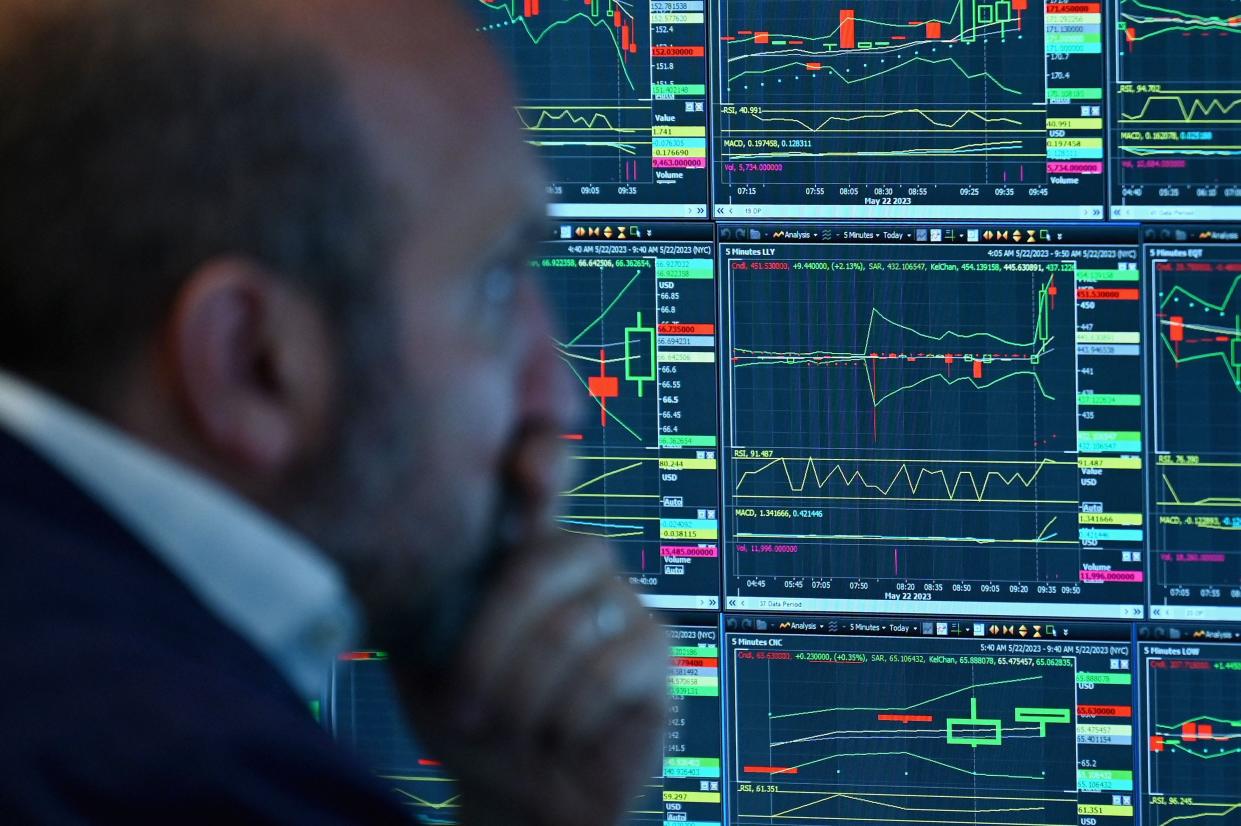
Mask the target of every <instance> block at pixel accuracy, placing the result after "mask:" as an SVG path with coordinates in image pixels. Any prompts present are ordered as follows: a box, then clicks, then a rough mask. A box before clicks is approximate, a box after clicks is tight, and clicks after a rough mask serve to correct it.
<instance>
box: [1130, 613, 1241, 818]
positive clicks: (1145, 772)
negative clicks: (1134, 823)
mask: <svg viewBox="0 0 1241 826" xmlns="http://www.w3.org/2000/svg"><path fill="white" fill-rule="evenodd" d="M1169 630H1171V629H1169ZM1172 636H1173V637H1175V639H1166V640H1165V641H1161V642H1148V643H1141V644H1139V647H1138V650H1139V674H1140V677H1141V689H1142V705H1141V708H1142V715H1141V718H1142V733H1143V735H1144V736H1143V737H1142V739H1141V742H1140V749H1139V752H1140V755H1141V760H1140V764H1141V767H1142V776H1143V792H1144V795H1143V798H1144V801H1143V802H1144V805H1145V811H1146V818H1145V820H1144V822H1145V823H1147V824H1150V826H1175V824H1180V823H1212V824H1219V825H1220V826H1231V824H1236V823H1239V822H1241V785H1239V784H1238V781H1237V777H1238V773H1239V772H1241V766H1239V765H1238V764H1241V748H1239V747H1238V743H1239V742H1241V645H1237V644H1236V641H1237V640H1238V639H1241V638H1239V637H1238V635H1237V632H1236V631H1235V630H1221V629H1202V628H1198V629H1189V628H1185V629H1175V633H1174V634H1173V635H1172ZM1220 640H1232V641H1233V643H1232V644H1228V643H1225V642H1221V641H1220Z"/></svg>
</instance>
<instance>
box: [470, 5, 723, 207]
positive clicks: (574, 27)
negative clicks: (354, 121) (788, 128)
mask: <svg viewBox="0 0 1241 826" xmlns="http://www.w3.org/2000/svg"><path fill="white" fill-rule="evenodd" d="M476 2H477V3H478V5H479V7H480V8H479V15H480V16H481V18H482V20H481V23H480V29H481V30H482V31H483V32H484V33H485V34H486V35H487V36H488V37H489V38H490V39H491V40H492V41H494V42H495V43H496V44H497V45H498V46H499V47H500V48H501V49H502V50H503V51H505V52H506V53H507V54H508V55H509V56H510V58H511V59H512V62H513V64H514V66H515V67H516V69H517V73H518V81H519V88H520V92H521V97H520V101H519V105H518V106H517V116H518V117H519V119H520V121H521V127H522V129H523V130H524V133H525V136H526V140H527V141H528V142H529V143H530V144H531V145H532V146H534V147H535V148H536V149H537V150H538V152H539V153H540V155H541V156H542V157H543V158H544V159H545V160H546V161H547V162H548V165H549V167H550V175H551V179H552V182H551V184H550V186H549V194H550V196H551V199H552V201H553V206H552V212H553V214H555V215H559V216H567V217H582V218H592V217H593V218H643V217H647V218H654V217H659V218H690V217H694V218H706V217H708V215H707V194H708V172H707V112H706V87H705V82H706V71H707V56H706V53H705V48H706V25H707V24H706V13H705V10H704V8H703V6H704V4H705V2H706V0H587V2H585V3H583V2H581V0H476Z"/></svg>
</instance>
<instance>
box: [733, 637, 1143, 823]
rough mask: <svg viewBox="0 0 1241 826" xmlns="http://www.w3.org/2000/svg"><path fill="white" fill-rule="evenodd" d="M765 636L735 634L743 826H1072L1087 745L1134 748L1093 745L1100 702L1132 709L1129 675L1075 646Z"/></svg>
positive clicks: (736, 775)
mask: <svg viewBox="0 0 1241 826" xmlns="http://www.w3.org/2000/svg"><path fill="white" fill-rule="evenodd" d="M1040 628H1041V626H1040ZM755 637H756V635H755V634H742V635H738V634H733V635H730V636H729V638H728V639H729V653H730V660H729V662H730V665H731V666H732V668H731V669H730V672H729V673H730V678H729V679H730V686H731V695H730V696H731V697H732V708H731V714H732V718H731V720H730V723H729V725H730V728H731V731H732V734H733V743H734V744H735V745H734V749H733V751H734V754H732V755H730V759H731V760H732V783H731V788H730V794H731V795H732V798H731V799H732V803H733V805H732V807H731V810H732V820H731V821H730V822H731V823H732V824H741V823H751V824H772V826H774V824H777V823H786V824H787V823H792V824H799V825H801V824H805V825H806V826H808V825H809V824H816V823H823V822H853V823H857V822H873V823H894V824H895V823H911V822H917V823H928V824H978V823H989V824H997V825H998V826H1019V825H1020V826H1024V824H1035V823H1054V824H1065V826H1067V824H1073V823H1077V818H1076V815H1077V812H1078V805H1079V803H1080V802H1081V796H1082V795H1083V794H1084V793H1085V792H1086V791H1087V789H1088V787H1089V786H1090V785H1091V784H1089V783H1087V782H1085V778H1084V777H1082V776H1081V775H1080V774H1079V771H1078V759H1079V757H1080V756H1081V755H1080V754H1079V753H1080V752H1082V751H1086V752H1093V753H1091V754H1090V757H1091V765H1095V766H1101V767H1102V766H1107V765H1109V764H1111V763H1113V762H1121V761H1120V760H1117V758H1124V757H1126V756H1127V748H1125V747H1124V746H1122V745H1121V743H1120V740H1119V739H1117V740H1115V741H1114V742H1113V741H1112V740H1111V739H1110V738H1106V739H1104V740H1094V741H1089V742H1092V743H1093V745H1092V746H1091V747H1088V748H1085V749H1083V748H1082V746H1081V743H1082V742H1083V741H1082V740H1081V737H1080V735H1081V734H1082V733H1083V731H1091V732H1092V736H1093V735H1098V734H1102V733H1103V731H1104V730H1105V727H1101V726H1096V725H1094V724H1093V722H1092V721H1091V720H1090V719H1089V718H1085V717H1084V716H1083V712H1084V711H1085V710H1086V709H1087V708H1090V709H1091V711H1092V712H1098V713H1100V714H1113V715H1120V714H1128V713H1129V711H1128V706H1127V705H1126V706H1124V707H1120V706H1111V705H1110V703H1112V702H1114V701H1115V699H1116V698H1118V697H1122V696H1123V692H1121V691H1117V690H1115V688H1116V687H1119V686H1115V687H1114V686H1113V685H1112V683H1113V682H1115V683H1119V682H1120V680H1119V679H1114V678H1112V677H1111V676H1103V675H1100V674H1096V673H1093V669H1094V667H1095V662H1093V661H1092V660H1091V659H1089V658H1082V657H1076V656H1073V654H1072V653H1071V652H1066V653H1069V655H1068V656H1060V657H1055V656H1053V657H1042V658H1039V659H1037V662H1038V663H1039V664H1038V665H1037V666H1036V665H1034V662H1035V660H1030V661H1029V662H1028V664H1026V665H1023V666H1014V665H1013V664H1012V663H1011V662H1010V661H1008V660H1003V661H1002V658H997V657H994V656H988V655H986V654H984V653H983V649H982V648H981V644H980V643H979V642H975V641H972V640H945V639H939V640H936V639H929V640H928V639H925V638H922V639H909V638H908V637H904V638H901V637H897V636H888V637H885V636H883V634H882V633H881V634H880V635H878V636H867V637H850V636H848V635H847V634H846V633H843V632H842V633H841V634H840V635H839V636H820V635H816V634H810V633H789V634H785V635H782V634H780V633H779V632H773V633H772V634H769V635H768V637H769V642H768V644H767V645H762V644H761V643H762V641H761V640H756V639H755ZM1032 643H1033V647H1032V650H1034V651H1036V652H1037V650H1038V648H1039V646H1040V645H1041V643H1040V642H1038V641H1032ZM1057 650H1063V649H1059V648H1058V649H1057ZM1034 656H1035V657H1040V655H1039V654H1038V653H1035V654H1034ZM1103 662H1106V660H1103ZM1087 677H1089V678H1091V679H1093V680H1097V682H1089V683H1088V682H1087V681H1086V678H1087ZM1095 703H1098V705H1097V706H1096V705H1095ZM1113 719H1115V718H1113ZM1112 728H1115V729H1116V731H1115V733H1116V734H1117V735H1119V734H1120V731H1119V727H1112ZM1130 739H1131V738H1130V737H1129V736H1128V735H1126V736H1125V738H1124V740H1125V744H1127V743H1128V742H1129V740H1130ZM1108 774H1109V775H1110V774H1111V773H1110V772H1109V773H1108ZM1118 774H1120V773H1118ZM1129 775H1130V777H1129V782H1130V783H1131V782H1132V777H1131V775H1132V772H1129Z"/></svg>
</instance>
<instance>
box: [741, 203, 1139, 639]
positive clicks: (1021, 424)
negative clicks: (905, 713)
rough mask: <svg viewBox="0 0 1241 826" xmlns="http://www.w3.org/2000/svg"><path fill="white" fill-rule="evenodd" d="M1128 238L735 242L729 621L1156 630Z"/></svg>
mask: <svg viewBox="0 0 1241 826" xmlns="http://www.w3.org/2000/svg"><path fill="white" fill-rule="evenodd" d="M729 237H731V238H732V239H733V240H731V241H730V240H726V239H727V238H729ZM737 238H743V239H745V240H743V241H738V240H735V239H737ZM1031 238H1033V241H1031V240H1030V239H1031ZM988 239H990V240H988ZM1135 240H1136V239H1135V236H1134V233H1133V231H1132V230H1131V229H1130V230H1127V231H1126V230H1121V229H1119V228H1112V227H1106V228H1105V227H1059V228H1053V229H1028V228H1020V229H1017V228H1013V227H979V228H966V227H953V228H946V229H945V228H927V229H922V228H913V227H890V228H886V229H876V228H864V227H845V226H840V225H824V226H798V227H790V228H780V227H772V226H764V227H761V228H760V227H754V226H749V227H746V226H738V227H725V228H722V229H721V244H720V273H721V275H722V277H723V279H724V281H723V283H722V290H723V298H722V304H723V306H722V309H721V319H722V320H723V327H724V330H723V331H724V337H723V339H722V342H721V345H722V347H723V352H724V358H723V362H724V363H723V365H722V368H723V369H722V370H721V374H722V380H723V392H724V396H725V404H724V442H725V444H724V455H725V457H726V461H725V463H724V471H723V486H724V492H725V497H726V499H725V502H724V511H723V513H724V522H725V531H726V541H725V549H724V569H725V597H726V605H727V607H729V608H735V609H748V610H795V611H822V610H837V611H839V610H843V611H861V612H905V613H908V612H917V611H920V610H921V611H924V610H926V609H927V603H935V604H938V606H939V608H940V610H943V611H952V612H956V613H966V614H969V613H977V612H989V613H992V614H995V615H1006V614H1024V613H1028V612H1029V611H1032V610H1034V611H1039V612H1043V613H1045V614H1046V615H1048V616H1080V617H1086V616H1106V617H1115V618H1125V617H1127V618H1140V617H1141V616H1142V607H1141V606H1142V602H1143V599H1142V598H1143V592H1144V587H1143V577H1144V575H1143V549H1144V533H1143V531H1144V524H1143V523H1144V520H1143V504H1144V503H1143V474H1142V472H1141V471H1142V467H1143V463H1142V450H1143V445H1142V416H1143V414H1142V410H1143V409H1142V406H1141V394H1142V359H1141V328H1142V317H1141V302H1140V300H1139V299H1140V295H1141V289H1142V286H1141V278H1140V271H1139V264H1138V250H1137V246H1136V244H1135V243H1134V241H1135Z"/></svg>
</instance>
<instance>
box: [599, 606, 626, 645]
mask: <svg viewBox="0 0 1241 826" xmlns="http://www.w3.org/2000/svg"><path fill="white" fill-rule="evenodd" d="M625 625H626V621H625V609H624V608H622V607H621V606H619V605H617V604H616V602H614V601H613V600H608V601H607V602H605V603H603V604H602V605H600V606H599V607H598V608H596V609H595V633H596V634H598V635H599V636H600V637H601V638H603V639H611V638H612V637H619V636H620V635H621V632H622V631H624V630H625Z"/></svg>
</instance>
